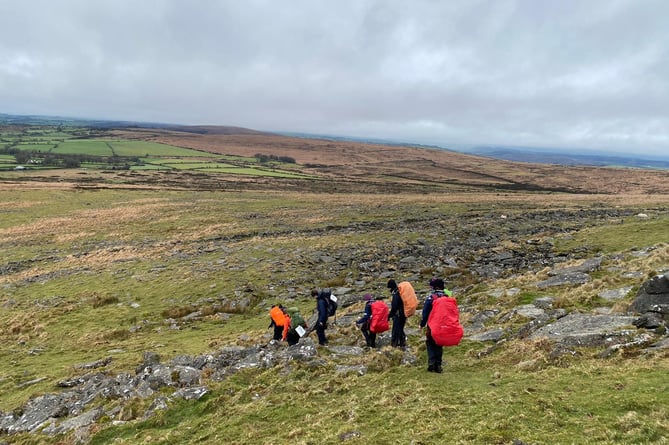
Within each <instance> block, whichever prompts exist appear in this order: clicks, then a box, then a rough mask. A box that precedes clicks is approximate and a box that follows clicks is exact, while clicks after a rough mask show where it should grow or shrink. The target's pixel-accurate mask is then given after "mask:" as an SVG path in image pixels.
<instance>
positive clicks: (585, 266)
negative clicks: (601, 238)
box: [548, 257, 602, 276]
mask: <svg viewBox="0 0 669 445" xmlns="http://www.w3.org/2000/svg"><path fill="white" fill-rule="evenodd" d="M601 265H602V257H597V258H589V259H587V260H585V261H583V262H582V263H581V264H579V265H577V266H570V267H564V268H555V269H552V270H551V271H550V272H548V275H549V276H559V275H571V274H577V273H588V272H594V271H596V270H598V269H599V268H600V266H601Z"/></svg>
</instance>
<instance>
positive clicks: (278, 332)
mask: <svg viewBox="0 0 669 445" xmlns="http://www.w3.org/2000/svg"><path fill="white" fill-rule="evenodd" d="M282 338H283V326H277V325H274V337H273V339H274V340H281V339H282Z"/></svg>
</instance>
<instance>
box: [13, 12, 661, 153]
mask: <svg viewBox="0 0 669 445" xmlns="http://www.w3.org/2000/svg"><path fill="white" fill-rule="evenodd" d="M0 112H5V113H15V114H49V115H61V116H74V117H89V118H104V119H120V120H140V121H148V122H167V123H181V124H217V125H237V126H243V127H249V128H254V129H258V130H267V131H293V132H308V133H320V134H333V135H346V136H360V137H374V138H385V139H395V140H403V141H408V142H418V143H430V144H437V145H442V146H446V147H448V146H455V145H483V144H498V145H521V146H540V147H565V148H573V147H576V148H586V149H600V150H609V151H621V152H635V153H647V154H667V153H669V2H667V1H665V0H578V1H577V0H560V1H553V0H515V1H513V0H479V1H476V0H466V1H465V0H462V1H456V0H453V1H438V0H411V1H406V0H402V1H400V0H337V1H322V0H291V1H284V2H277V1H270V0H244V1H236V0H190V1H186V0H142V1H134V0H133V1H129V0H96V1H90V0H41V1H39V0H22V1H20V2H18V1H10V0H0Z"/></svg>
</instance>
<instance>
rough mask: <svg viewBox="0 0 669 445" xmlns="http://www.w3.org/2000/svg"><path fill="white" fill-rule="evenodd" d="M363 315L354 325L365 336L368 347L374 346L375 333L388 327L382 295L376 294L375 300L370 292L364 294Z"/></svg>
mask: <svg viewBox="0 0 669 445" xmlns="http://www.w3.org/2000/svg"><path fill="white" fill-rule="evenodd" d="M363 299H364V300H365V302H366V304H365V315H363V316H362V317H361V318H360V319H358V321H356V322H355V324H356V326H358V327H359V328H360V330H361V331H362V335H364V336H365V343H367V346H369V347H370V348H376V334H380V333H382V332H385V331H387V330H388V329H390V326H389V325H388V306H387V305H386V303H384V302H383V301H382V300H383V296H377V297H376V300H374V297H373V296H372V294H365V296H364V297H363Z"/></svg>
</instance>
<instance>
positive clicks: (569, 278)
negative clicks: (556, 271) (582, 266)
mask: <svg viewBox="0 0 669 445" xmlns="http://www.w3.org/2000/svg"><path fill="white" fill-rule="evenodd" d="M590 280H591V278H590V275H588V274H587V273H583V272H570V273H565V274H563V275H555V276H552V277H551V278H549V279H547V280H543V281H539V282H538V283H536V286H537V287H538V288H539V289H546V288H549V287H556V286H565V285H570V286H577V285H581V284H585V283H587V282H589V281H590Z"/></svg>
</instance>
